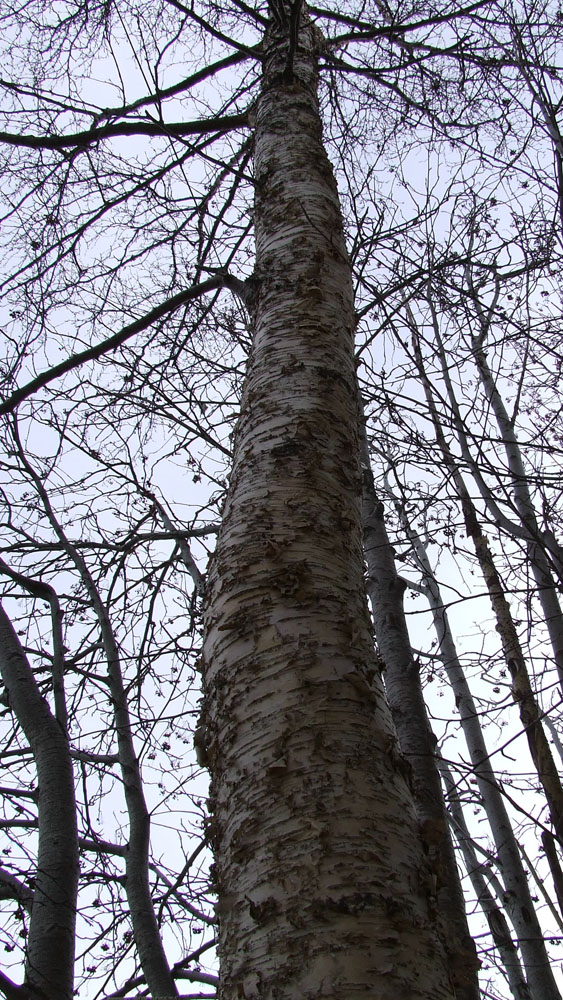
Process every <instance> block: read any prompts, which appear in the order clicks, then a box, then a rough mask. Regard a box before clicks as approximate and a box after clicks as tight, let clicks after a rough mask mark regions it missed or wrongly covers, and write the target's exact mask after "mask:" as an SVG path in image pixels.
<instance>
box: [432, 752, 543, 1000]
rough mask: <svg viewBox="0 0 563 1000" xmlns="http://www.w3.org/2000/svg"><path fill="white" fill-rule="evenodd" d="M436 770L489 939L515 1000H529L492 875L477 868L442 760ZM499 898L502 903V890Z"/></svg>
mask: <svg viewBox="0 0 563 1000" xmlns="http://www.w3.org/2000/svg"><path fill="white" fill-rule="evenodd" d="M438 768H439V770H440V771H441V773H442V777H443V779H444V785H445V787H446V790H447V795H448V802H449V804H450V809H451V814H452V820H453V824H454V828H455V831H456V833H457V840H458V843H459V846H460V848H461V852H462V854H463V857H464V860H465V867H466V870H467V874H468V876H469V879H470V881H471V884H472V886H473V889H474V891H475V895H476V896H477V899H478V900H479V905H480V907H481V909H482V910H483V913H484V914H485V917H486V918H487V923H488V925H489V928H490V931H491V937H492V939H493V941H494V943H495V947H496V949H497V951H498V953H499V956H500V960H501V962H502V965H503V967H504V970H505V972H506V977H507V979H508V984H509V986H510V992H511V993H512V996H513V997H514V1000H531V998H530V991H529V989H528V985H527V983H526V980H525V979H524V974H523V972H522V966H521V964H520V959H519V957H518V952H517V950H516V947H515V945H514V942H513V940H512V934H511V932H510V927H509V926H508V923H507V920H506V917H505V916H504V913H503V912H502V909H501V908H500V906H498V904H497V902H496V900H495V897H494V896H493V893H492V892H491V890H490V889H489V886H488V881H489V880H490V878H491V873H490V871H489V869H488V868H487V867H485V866H484V865H480V864H479V861H478V860H477V854H476V852H475V848H474V846H473V841H472V839H471V835H470V833H469V830H468V828H467V824H466V822H465V816H464V815H463V808H462V805H461V801H460V797H459V792H458V790H457V787H456V783H455V781H454V779H453V776H452V774H451V771H450V769H449V767H448V766H447V764H446V762H445V761H444V760H442V759H441V758H439V759H438ZM499 895H500V897H501V902H502V891H501V892H500V894H499Z"/></svg>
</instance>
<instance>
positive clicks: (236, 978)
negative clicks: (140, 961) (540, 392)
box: [198, 4, 455, 1000]
mask: <svg viewBox="0 0 563 1000" xmlns="http://www.w3.org/2000/svg"><path fill="white" fill-rule="evenodd" d="M277 8H280V4H277V5H276V9H277ZM294 9H295V5H291V12H293V10H294ZM286 13H287V14H288V17H287V18H286V24H285V26H284V23H283V20H282V19H278V20H277V21H276V26H274V27H272V28H271V29H270V30H269V31H268V32H267V33H266V38H265V45H264V78H263V87H262V93H261V96H260V98H259V100H258V102H257V106H256V140H255V177H256V204H255V212H256V275H257V277H258V279H259V286H258V291H257V296H256V302H255V310H254V317H253V325H254V330H253V349H252V354H251V359H250V362H249V368H248V373H247V380H246V384H245V389H244V392H243V399H242V409H241V416H240V420H239V424H238V428H237V433H236V436H235V445H234V462H233V471H232V477H231V483H230V487H229V491H228V495H227V500H226V505H225V510H224V519H223V525H222V529H221V531H220V534H219V539H218V544H217V549H216V552H215V555H214V557H213V559H212V563H211V566H210V571H209V581H208V606H207V612H206V639H205V642H204V648H203V657H202V671H203V689H204V702H203V709H202V725H201V726H200V730H199V732H198V740H199V749H200V751H203V752H204V754H205V756H206V760H207V764H208V767H209V769H210V772H211V777H212V788H211V796H210V812H211V815H210V819H209V835H210V837H211V839H212V842H213V846H214V852H215V881H216V888H217V893H218V905H217V913H218V918H219V952H220V958H221V985H220V991H219V994H220V997H221V998H222V1000H231V998H232V1000H234V998H235V997H237V998H240V997H244V998H246V1000H259V998H272V997H274V996H275V997H276V998H278V1000H282V998H290V997H292V998H293V997H295V998H297V997H299V998H300V1000H301V998H302V997H320V996H330V997H331V998H333V1000H356V998H357V1000H360V997H361V998H362V1000H364V998H365V997H366V996H367V995H369V996H370V997H373V998H377V1000H391V998H393V1000H395V998H396V997H397V996H408V997H409V998H410V1000H423V998H424V1000H430V998H432V1000H446V998H447V1000H453V997H454V995H455V988H454V987H453V985H452V984H451V982H450V978H449V973H448V970H447V959H446V956H445V952H444V950H443V948H442V946H441V944H440V942H439V940H437V938H436V935H435V934H434V933H433V930H432V919H431V895H432V889H431V885H429V879H428V872H427V869H426V862H425V858H424V851H423V847H422V844H421V842H420V840H419V837H418V831H417V823H416V818H415V811H414V807H413V802H412V796H411V792H410V789H409V787H408V783H407V780H406V778H405V775H404V773H403V770H404V769H403V767H402V763H403V762H402V760H400V759H399V758H398V755H396V754H394V752H393V748H394V747H395V735H394V730H393V726H392V722H391V719H390V715H389V711H388V708H387V706H386V704H385V699H384V694H383V687H382V683H381V678H380V675H379V669H378V661H377V659H376V656H375V652H374V647H373V638H372V634H371V626H370V619H369V614H368V610H367V604H366V598H365V593H364V585H363V561H362V531H361V486H362V484H361V475H360V460H359V434H358V430H359V413H358V392H357V382H356V375H355V367H354V351H353V337H354V327H355V314H354V304H353V297H352V283H351V272H350V264H349V260H348V256H347V253H346V247H345V244H344V239H343V234H342V220H341V213H340V206H339V201H338V193H337V189H336V183H335V180H334V176H333V172H332V168H331V165H330V163H329V160H328V158H327V155H326V152H325V150H324V148H323V144H322V130H321V123H320V118H319V112H318V105H317V96H316V88H317V53H318V48H319V45H320V44H322V36H320V33H319V32H318V31H317V29H316V28H315V27H314V26H313V25H312V24H311V22H310V21H309V20H308V19H307V17H306V15H304V16H303V17H302V18H301V24H300V30H299V35H298V41H297V44H296V45H295V49H294V51H293V52H292V54H291V81H290V82H288V74H287V67H288V46H289V45H290V39H289V27H288V25H289V24H290V17H289V13H290V6H289V5H288V6H287V11H286Z"/></svg>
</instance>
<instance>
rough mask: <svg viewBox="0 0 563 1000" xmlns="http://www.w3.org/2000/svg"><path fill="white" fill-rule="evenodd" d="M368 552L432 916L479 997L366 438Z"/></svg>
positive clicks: (458, 980)
mask: <svg viewBox="0 0 563 1000" xmlns="http://www.w3.org/2000/svg"><path fill="white" fill-rule="evenodd" d="M362 465H363V483H364V491H363V526H364V555H365V559H366V563H367V568H368V583H367V590H368V596H369V598H370V601H371V606H372V611H373V620H374V625H375V636H376V639H377V645H378V649H379V652H380V653H381V656H382V658H383V661H384V664H385V691H386V695H387V700H388V702H389V707H390V709H391V714H392V716H393V722H394V724H395V728H396V730H397V736H398V740H399V748H400V751H401V754H403V755H404V757H405V759H406V761H407V764H408V766H410V768H411V779H412V791H413V795H414V800H415V804H416V811H417V816H418V821H419V824H420V832H421V836H422V842H423V844H424V847H425V849H426V853H427V858H428V863H429V866H430V870H431V873H432V877H433V879H434V881H435V891H434V894H435V907H434V913H433V917H434V920H435V926H436V931H437V933H438V934H439V935H440V937H441V938H442V941H443V943H444V947H445V949H446V953H447V955H448V962H449V966H450V970H451V974H452V979H453V982H454V984H455V986H456V990H457V992H456V997H457V998H458V1000H478V998H479V995H480V994H479V981H478V977H477V969H478V968H479V960H478V959H477V954H476V949H475V945H474V943H473V941H472V940H471V937H470V935H469V928H468V926H467V918H466V915H465V901H464V898H463V890H462V888H461V882H460V878H459V872H458V868H457V864H456V859H455V854H454V848H453V844H452V840H451V835H450V829H449V824H448V816H447V811H446V806H445V802H444V796H443V793H442V786H441V782H440V775H439V772H438V769H437V766H436V754H435V746H436V739H435V737H434V734H433V733H432V731H431V729H430V724H429V722H428V716H427V713H426V706H425V704H424V695H423V693H422V685H421V682H420V673H419V666H418V663H417V662H416V661H415V658H414V656H413V654H412V650H411V645H410V639H409V633H408V629H407V622H406V618H405V612H404V610H403V593H404V590H405V584H404V581H403V580H401V579H400V577H399V576H398V575H397V570H396V568H395V560H394V556H393V548H392V546H391V543H390V541H389V537H388V535H387V530H386V528H385V521H384V517H383V504H382V503H381V502H380V501H379V499H378V497H377V494H376V492H375V485H374V481H373V474H372V471H371V467H370V460H369V451H368V443H367V437H366V435H365V432H364V433H363V435H362Z"/></svg>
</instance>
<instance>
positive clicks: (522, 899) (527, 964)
mask: <svg viewBox="0 0 563 1000" xmlns="http://www.w3.org/2000/svg"><path fill="white" fill-rule="evenodd" d="M402 517H403V523H404V524H405V528H406V530H407V532H408V534H409V537H410V539H411V541H412V544H413V547H414V550H415V553H416V557H417V561H418V563H419V566H420V568H421V571H422V574H423V579H424V584H423V588H422V589H423V592H424V593H425V595H426V597H427V599H428V602H429V604H430V607H431V610H432V617H433V621H434V627H435V629H436V634H437V636H438V643H439V648H440V654H441V656H442V660H443V664H444V669H445V671H446V673H447V676H448V681H449V683H450V685H451V688H452V691H453V694H454V697H455V703H456V706H457V709H458V711H459V715H460V724H461V728H462V730H463V734H464V736H465V740H466V743H467V749H468V751H469V756H470V759H471V763H472V765H473V768H474V773H475V777H476V779H477V784H478V787H479V794H480V796H481V799H482V801H483V807H484V809H485V812H486V814H487V819H488V821H489V824H490V827H491V833H492V835H493V839H494V842H495V846H496V850H497V856H498V860H499V866H500V869H501V872H502V877H503V881H504V887H505V898H504V903H505V906H506V912H507V913H508V915H509V917H510V920H511V923H512V926H513V927H514V930H515V932H516V936H517V938H518V944H519V947H520V951H521V954H522V959H523V965H524V969H525V973H526V979H527V984H528V988H529V991H530V995H531V997H532V998H533V1000H561V994H560V992H559V990H558V988H557V985H556V983H555V979H554V977H553V972H552V970H551V965H550V961H549V957H548V955H547V951H546V947H545V941H544V938H543V934H542V929H541V927H540V924H539V921H538V918H537V914H536V911H535V908H534V904H533V901H532V897H531V894H530V889H529V886H528V882H527V879H526V875H525V872H524V868H523V865H522V861H521V859H520V852H519V850H518V844H517V843H516V838H515V836H514V832H513V830H512V825H511V823H510V819H509V816H508V813H507V811H506V808H505V805H504V801H503V797H502V793H501V791H500V788H499V786H498V783H497V780H496V777H495V774H494V770H493V767H492V765H491V763H490V760H489V754H488V752H487V747H486V745H485V740H484V737H483V732H482V729H481V723H480V721H479V713H478V711H477V706H476V705H475V702H474V700H473V696H472V694H471V691H470V689H469V685H468V683H467V680H466V677H465V673H464V671H463V667H462V665H461V663H460V660H459V657H458V655H457V649H456V646H455V642H454V639H453V636H452V633H451V629H450V624H449V620H448V615H447V613H446V609H445V605H444V602H443V600H442V596H441V593H440V588H439V586H438V583H437V581H436V578H435V576H434V574H433V573H432V569H431V566H430V562H429V559H428V556H427V554H426V550H425V548H424V545H423V543H422V541H421V539H420V538H419V536H418V535H417V534H416V532H414V531H413V530H412V529H411V528H410V527H409V525H408V522H407V520H406V517H405V515H404V512H403V513H402Z"/></svg>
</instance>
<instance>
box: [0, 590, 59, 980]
mask: <svg viewBox="0 0 563 1000" xmlns="http://www.w3.org/2000/svg"><path fill="white" fill-rule="evenodd" d="M0 673H1V675H2V680H3V682H4V684H5V687H6V691H7V694H8V700H9V704H10V707H11V708H12V709H13V712H14V715H15V716H16V718H17V720H18V722H19V724H20V726H21V727H22V729H23V731H24V733H25V736H26V738H27V739H28V741H29V745H30V747H31V750H32V752H33V758H34V761H35V766H36V768H37V783H38V790H39V795H38V814H39V815H38V827H39V844H38V850H37V876H36V879H35V888H34V893H33V906H32V915H31V922H30V927H29V935H28V941H27V958H26V970H25V987H26V990H27V992H26V993H25V994H24V995H25V997H26V998H29V1000H32V998H35V997H37V998H38V1000H72V997H73V984H74V932H75V923H76V893H77V886H78V834H77V830H76V805H75V800H74V777H73V773H72V762H71V759H70V754H69V747H68V739H67V736H66V733H65V732H64V730H63V729H62V727H61V726H60V725H59V723H58V722H57V720H56V719H55V718H54V717H53V715H52V714H51V711H50V709H49V706H48V705H47V702H46V701H45V700H44V698H42V697H41V694H40V692H39V689H38V687H37V684H36V682H35V677H34V676H33V671H32V670H31V667H30V665H29V663H28V660H27V657H26V655H25V652H24V650H23V648H22V646H21V643H20V641H19V639H18V637H17V634H16V632H15V631H14V628H13V626H12V623H11V622H10V620H9V618H8V616H7V614H6V612H5V611H4V609H3V608H2V607H1V606H0Z"/></svg>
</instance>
